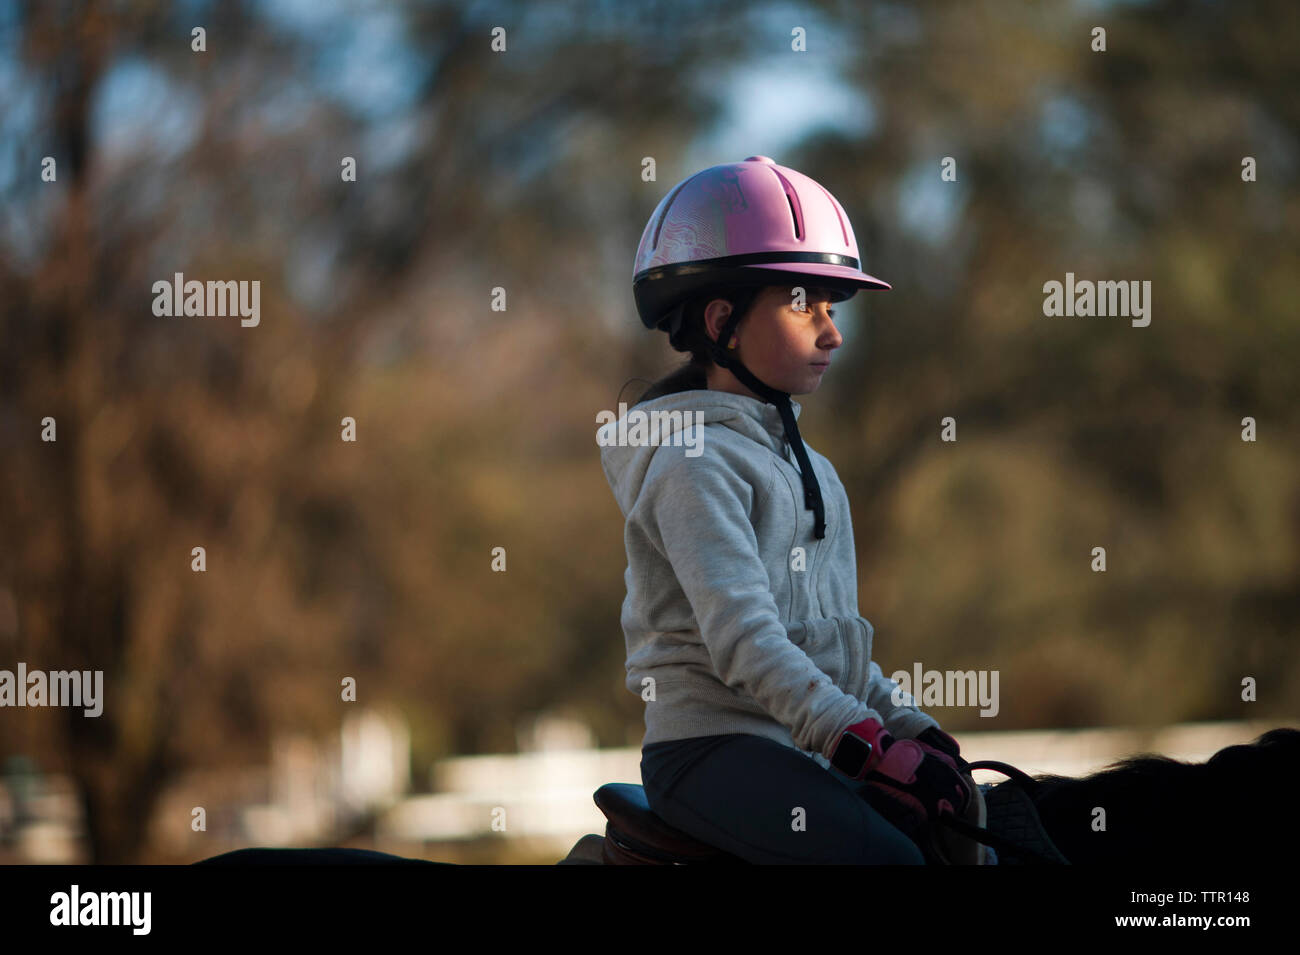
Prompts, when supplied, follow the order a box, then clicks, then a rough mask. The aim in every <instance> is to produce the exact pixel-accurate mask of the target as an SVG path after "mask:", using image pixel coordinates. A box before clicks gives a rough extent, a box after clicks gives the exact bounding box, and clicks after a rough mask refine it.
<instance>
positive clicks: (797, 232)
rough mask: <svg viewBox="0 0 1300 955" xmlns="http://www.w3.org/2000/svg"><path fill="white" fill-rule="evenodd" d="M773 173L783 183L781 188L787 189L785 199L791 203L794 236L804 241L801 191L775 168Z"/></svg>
mask: <svg viewBox="0 0 1300 955" xmlns="http://www.w3.org/2000/svg"><path fill="white" fill-rule="evenodd" d="M772 175H774V176H776V178H777V179H778V180H779V181H780V183H781V188H782V189H784V190H785V201H786V202H788V203H789V204H790V220H791V222H792V223H793V224H794V237H795V238H796V239H797V240H798V241H800V242H802V241H803V238H804V227H803V206H801V205H800V204H799V193H798V192H796V191H795V188H794V186H793V185H792V184H791V183H790V181H789V180H788V179H786V178H785V176H783V175H781V174H780V173H779V172H777V171H776V170H775V169H773V170H772Z"/></svg>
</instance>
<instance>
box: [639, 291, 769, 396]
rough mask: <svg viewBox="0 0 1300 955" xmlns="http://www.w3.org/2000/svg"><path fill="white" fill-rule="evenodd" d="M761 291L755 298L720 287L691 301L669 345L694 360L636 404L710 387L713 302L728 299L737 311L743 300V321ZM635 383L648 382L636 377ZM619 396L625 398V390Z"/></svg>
mask: <svg viewBox="0 0 1300 955" xmlns="http://www.w3.org/2000/svg"><path fill="white" fill-rule="evenodd" d="M761 291H762V289H761V288H757V289H753V290H752V292H753V294H752V295H751V294H750V292H751V289H750V288H718V289H712V290H710V291H707V292H704V293H702V294H700V295H697V296H695V297H694V298H692V299H690V300H689V301H687V303H686V306H685V308H683V309H682V324H681V327H680V328H679V329H678V330H677V334H676V335H670V336H669V337H668V343H669V344H670V345H672V347H673V349H674V350H676V351H680V352H689V353H690V356H691V357H690V359H689V360H688V361H687V362H686V363H685V364H683V365H679V366H678V367H677V368H675V369H673V371H671V372H669V373H668V374H667V375H664V376H663V377H662V378H660V379H659V380H658V381H654V382H651V384H650V387H649V388H647V389H646V390H645V391H644V392H643V393H642V395H641V397H640V398H638V399H637V400H636V401H635V402H633V404H635V405H639V404H641V403H642V402H643V401H652V400H653V399H655V398H662V397H663V396H664V395H672V394H676V393H677V392H679V391H692V390H695V389H705V388H708V387H709V383H708V378H707V375H708V371H709V369H710V368H712V367H713V364H714V362H713V356H712V355H711V354H710V352H709V344H710V343H711V341H712V339H710V338H709V337H708V331H707V330H706V329H705V327H704V310H705V309H706V308H708V307H709V303H710V302H712V301H713V300H714V299H718V298H721V299H726V300H727V301H728V302H730V303H731V305H732V307H733V308H735V307H736V303H737V302H738V301H743V302H744V304H743V308H744V311H743V312H742V313H741V318H742V319H743V318H744V315H745V314H747V313H748V312H749V309H750V308H751V307H752V306H753V303H754V302H755V301H756V300H757V299H758V294H759V293H760V292H761ZM631 380H632V381H637V380H644V379H635V378H633V379H631ZM623 387H624V388H626V387H627V385H626V384H624V386H623ZM619 395H620V396H621V395H622V392H621V391H620V392H619Z"/></svg>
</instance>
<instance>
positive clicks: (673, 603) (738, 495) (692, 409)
mask: <svg viewBox="0 0 1300 955" xmlns="http://www.w3.org/2000/svg"><path fill="white" fill-rule="evenodd" d="M791 407H792V410H793V412H794V415H795V418H796V420H797V419H798V416H799V413H800V411H801V410H802V408H801V406H800V405H799V403H798V402H796V401H793V400H792V401H791ZM674 413H675V414H674ZM638 419H640V422H641V423H642V424H644V425H645V427H644V429H643V431H642V432H638V430H637V429H636V425H637V424H638ZM620 441H621V443H620ZM597 443H598V444H600V445H601V465H602V466H603V468H604V470H605V477H606V478H607V479H608V481H609V485H610V487H611V488H612V489H613V491H614V496H615V498H616V499H617V501H618V506H619V509H620V510H621V511H622V512H623V516H624V517H625V518H626V519H627V521H626V524H625V525H624V530H623V539H624V543H625V545H626V547H627V560H628V566H627V570H626V571H625V573H624V581H625V583H626V585H627V597H626V598H625V599H624V601H623V610H622V618H621V622H622V625H623V633H624V636H625V637H626V640H627V662H626V668H627V681H626V682H627V687H628V689H629V690H631V691H632V692H633V693H636V694H638V695H639V696H641V697H642V699H644V700H645V701H646V704H645V725H646V732H645V737H644V738H643V740H642V746H643V747H644V746H647V745H649V744H650V743H656V742H659V741H661V740H675V739H687V738H690V737H695V736H712V735H717V734H722V733H750V734H753V735H755V736H764V737H767V738H768V739H772V740H775V741H777V742H779V743H782V744H784V745H786V746H792V747H795V748H797V749H799V750H801V751H803V752H804V753H806V754H807V755H809V756H812V758H813V759H815V760H816V761H817V762H818V763H819V764H820V765H822V766H823V767H825V766H827V765H828V762H827V759H828V757H829V756H830V755H831V752H832V751H833V750H834V747H835V744H836V743H837V741H838V740H839V736H840V733H841V732H842V731H843V730H844V729H845V728H846V727H848V726H850V725H851V724H853V723H856V722H858V721H860V720H864V719H866V718H867V717H873V718H875V719H877V720H880V721H881V722H882V723H884V725H885V727H886V728H887V729H888V730H889V732H890V733H891V734H893V735H894V736H895V737H896V738H899V739H911V738H913V737H915V736H916V735H917V734H918V733H921V732H923V731H924V730H925V729H926V728H927V727H930V726H938V725H939V724H938V722H937V721H936V720H934V719H933V718H931V717H930V716H928V715H927V714H925V713H923V712H922V711H921V710H919V709H918V708H916V706H915V705H913V704H914V702H915V701H914V700H913V699H912V698H911V697H910V696H908V695H906V694H904V693H901V691H900V694H899V695H900V697H901V699H902V700H903V703H904V705H901V706H895V705H894V703H893V701H892V700H891V699H890V694H891V692H892V691H893V690H894V689H895V688H896V687H898V684H897V683H896V682H895V681H893V680H890V679H888V678H887V677H885V676H884V674H883V673H882V672H881V669H880V666H879V664H877V663H876V662H874V661H873V660H872V659H871V641H872V635H873V629H872V626H871V623H870V622H869V621H868V620H866V618H864V617H862V616H860V615H859V613H858V584H857V554H856V552H855V550H854V546H853V527H852V524H851V523H850V515H849V502H848V497H847V495H846V494H845V492H844V485H843V484H841V483H840V479H839V476H838V475H837V474H836V473H835V468H834V467H833V466H832V465H831V463H830V461H828V460H827V459H826V458H824V457H822V455H820V454H818V453H817V452H816V451H814V450H813V449H812V448H811V447H808V446H807V444H806V443H805V448H807V451H808V458H809V460H811V461H812V464H813V467H814V469H815V471H816V475H817V480H818V482H819V483H820V486H821V489H822V497H823V499H824V502H825V508H826V536H825V538H824V539H822V540H818V539H817V538H816V537H815V536H814V535H813V523H814V518H813V512H812V511H811V510H809V509H808V508H807V507H805V503H804V491H803V483H802V480H801V478H800V474H799V470H798V460H797V458H795V456H794V452H793V451H792V450H791V448H790V446H789V443H788V442H787V441H786V438H785V429H784V428H783V426H782V424H781V416H780V413H779V412H778V411H777V408H776V406H775V405H773V404H770V403H768V402H765V401H760V400H759V399H757V398H750V397H748V396H745V395H736V394H732V393H730V392H725V391H711V390H694V391H683V392H678V393H677V394H671V395H664V396H662V397H660V398H656V399H653V400H651V401H647V402H644V403H643V404H638V405H634V406H633V407H632V408H631V409H629V410H627V411H626V413H625V414H624V416H623V418H622V419H620V420H619V421H617V422H610V423H607V424H605V425H604V426H603V427H602V428H600V429H599V430H598V435H597Z"/></svg>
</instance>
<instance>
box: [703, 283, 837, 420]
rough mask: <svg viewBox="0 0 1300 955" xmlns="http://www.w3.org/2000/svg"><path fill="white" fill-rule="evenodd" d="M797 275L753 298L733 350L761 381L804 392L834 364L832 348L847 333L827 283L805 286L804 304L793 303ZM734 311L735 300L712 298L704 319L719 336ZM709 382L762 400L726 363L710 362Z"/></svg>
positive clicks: (711, 333) (718, 388) (714, 336)
mask: <svg viewBox="0 0 1300 955" xmlns="http://www.w3.org/2000/svg"><path fill="white" fill-rule="evenodd" d="M796 287H797V280H796V282H795V283H794V284H791V285H769V286H767V287H766V288H764V289H763V291H762V293H761V294H759V295H758V297H756V298H755V299H754V305H753V307H752V308H751V309H750V310H749V313H748V314H747V315H746V316H745V317H744V318H742V319H741V320H740V324H739V325H737V326H736V331H735V334H734V335H733V336H732V339H731V341H732V343H733V344H734V345H735V346H736V347H735V348H734V349H732V354H734V355H735V356H736V357H737V358H738V359H739V360H740V362H741V364H743V365H744V366H745V367H746V368H748V369H749V370H750V371H751V372H753V373H754V375H755V377H757V378H758V380H759V381H762V382H764V383H765V384H768V385H770V386H771V387H773V388H775V389H777V390H778V391H784V392H787V393H789V394H792V395H806V394H808V393H810V392H813V391H816V390H817V387H818V386H819V385H820V384H821V382H822V376H823V375H824V374H825V373H826V369H827V368H829V367H830V360H831V352H833V351H834V350H835V349H836V348H839V347H840V345H841V344H843V342H844V338H843V337H842V336H841V335H840V333H839V331H838V330H837V329H836V328H835V323H834V321H833V320H832V319H833V316H834V314H835V313H834V311H833V310H832V309H831V299H830V294H829V292H828V291H827V290H826V289H822V288H809V287H808V286H803V288H804V291H805V293H806V294H805V296H804V306H803V308H802V309H799V308H796V307H795V305H794V292H793V291H792V290H793V289H794V288H796ZM730 315H731V303H729V302H727V301H725V300H724V299H714V300H713V301H712V302H710V303H709V304H708V307H707V308H705V310H704V325H705V328H706V329H707V330H708V334H709V337H710V338H712V339H713V340H714V341H717V340H718V335H719V334H721V332H722V328H723V326H724V325H726V323H727V319H728V317H729V316H730ZM708 383H709V388H710V389H712V390H714V391H730V392H732V393H733V394H738V395H748V396H749V397H751V398H758V399H759V400H760V401H761V400H763V399H762V398H761V397H760V396H759V395H756V394H754V392H752V391H750V390H749V389H748V388H747V387H745V385H744V384H742V383H741V381H740V380H739V379H738V378H737V377H736V376H735V375H733V374H732V373H731V372H730V371H728V370H727V369H726V368H720V367H718V366H717V365H712V366H710V368H709V371H708Z"/></svg>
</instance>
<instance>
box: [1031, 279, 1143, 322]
mask: <svg viewBox="0 0 1300 955" xmlns="http://www.w3.org/2000/svg"><path fill="white" fill-rule="evenodd" d="M1043 294H1044V295H1045V296H1046V298H1044V299H1043V314H1044V315H1048V316H1052V317H1059V316H1062V315H1065V316H1071V317H1073V316H1075V315H1079V316H1084V317H1089V316H1093V315H1097V316H1100V317H1103V318H1104V317H1106V316H1109V315H1118V316H1123V317H1124V318H1129V317H1131V318H1132V319H1133V321H1132V322H1131V324H1132V325H1133V326H1134V327H1136V328H1146V327H1147V326H1148V325H1150V324H1151V280H1150V279H1147V280H1145V281H1142V282H1139V281H1137V280H1136V279H1133V280H1132V281H1118V282H1109V281H1107V282H1093V281H1092V280H1090V279H1083V280H1082V281H1079V282H1076V281H1075V280H1074V273H1073V272H1066V273H1065V284H1064V285H1062V284H1061V283H1060V282H1057V281H1056V280H1055V279H1053V280H1052V281H1050V282H1044V283H1043Z"/></svg>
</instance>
